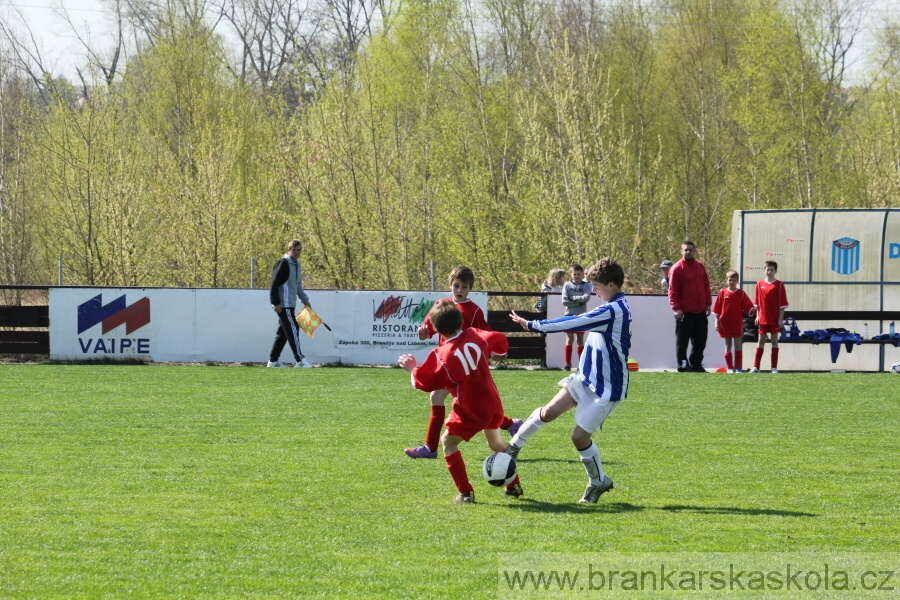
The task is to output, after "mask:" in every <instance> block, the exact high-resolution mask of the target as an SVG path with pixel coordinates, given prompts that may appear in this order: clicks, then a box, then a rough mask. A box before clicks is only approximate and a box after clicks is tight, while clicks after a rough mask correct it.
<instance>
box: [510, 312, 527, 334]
mask: <svg viewBox="0 0 900 600" xmlns="http://www.w3.org/2000/svg"><path fill="white" fill-rule="evenodd" d="M509 318H510V319H512V322H513V323H517V324H518V325H519V327H521V328H522V329H524V330H525V331H528V319H523V318H522V317H520V316H519V315H517V314H516V311H512V312H510V313H509Z"/></svg>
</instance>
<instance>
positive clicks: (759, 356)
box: [753, 347, 763, 369]
mask: <svg viewBox="0 0 900 600" xmlns="http://www.w3.org/2000/svg"><path fill="white" fill-rule="evenodd" d="M762 355H763V349H762V348H759V347H757V348H756V356H754V357H753V368H754V369H758V368H759V364H760V363H761V362H762Z"/></svg>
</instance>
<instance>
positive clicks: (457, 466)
mask: <svg viewBox="0 0 900 600" xmlns="http://www.w3.org/2000/svg"><path fill="white" fill-rule="evenodd" d="M444 460H446V461H447V470H448V471H450V477H452V478H453V483H455V484H456V489H458V490H459V493H460V494H468V493H469V492H471V491H473V490H474V489H475V488H473V487H472V484H471V483H469V476H468V475H467V474H466V463H465V461H463V457H462V452H459V451H457V452H454V453H453V454H445V455H444Z"/></svg>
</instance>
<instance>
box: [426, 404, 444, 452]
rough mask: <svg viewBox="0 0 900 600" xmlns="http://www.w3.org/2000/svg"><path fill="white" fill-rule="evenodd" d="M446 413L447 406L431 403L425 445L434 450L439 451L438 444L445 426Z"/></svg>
mask: <svg viewBox="0 0 900 600" xmlns="http://www.w3.org/2000/svg"><path fill="white" fill-rule="evenodd" d="M446 414H447V408H446V407H444V406H436V405H433V404H432V405H431V417H430V418H429V419H428V428H427V429H426V430H425V445H426V446H428V449H429V450H431V451H432V452H437V448H438V444H439V443H440V442H441V427H443V426H444V417H445V416H446Z"/></svg>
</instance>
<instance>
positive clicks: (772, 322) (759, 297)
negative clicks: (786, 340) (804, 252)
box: [750, 260, 788, 373]
mask: <svg viewBox="0 0 900 600" xmlns="http://www.w3.org/2000/svg"><path fill="white" fill-rule="evenodd" d="M764 264H765V266H766V278H765V279H761V280H760V281H759V282H757V284H756V302H755V303H754V304H755V306H756V325H757V327H758V328H759V343H758V344H757V346H756V354H755V356H754V357H753V368H752V369H750V372H751V373H759V366H760V362H761V361H762V356H763V349H764V348H765V346H766V339H767V338H768V337H769V334H772V373H778V334H779V333H780V332H781V331H782V330H783V329H784V309H786V308H787V307H788V299H787V292H786V291H785V289H784V283H782V282H781V281H779V280H777V279H775V273H777V272H778V263H777V262H775V261H774V260H767V261H766V262H765V263H764Z"/></svg>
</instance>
